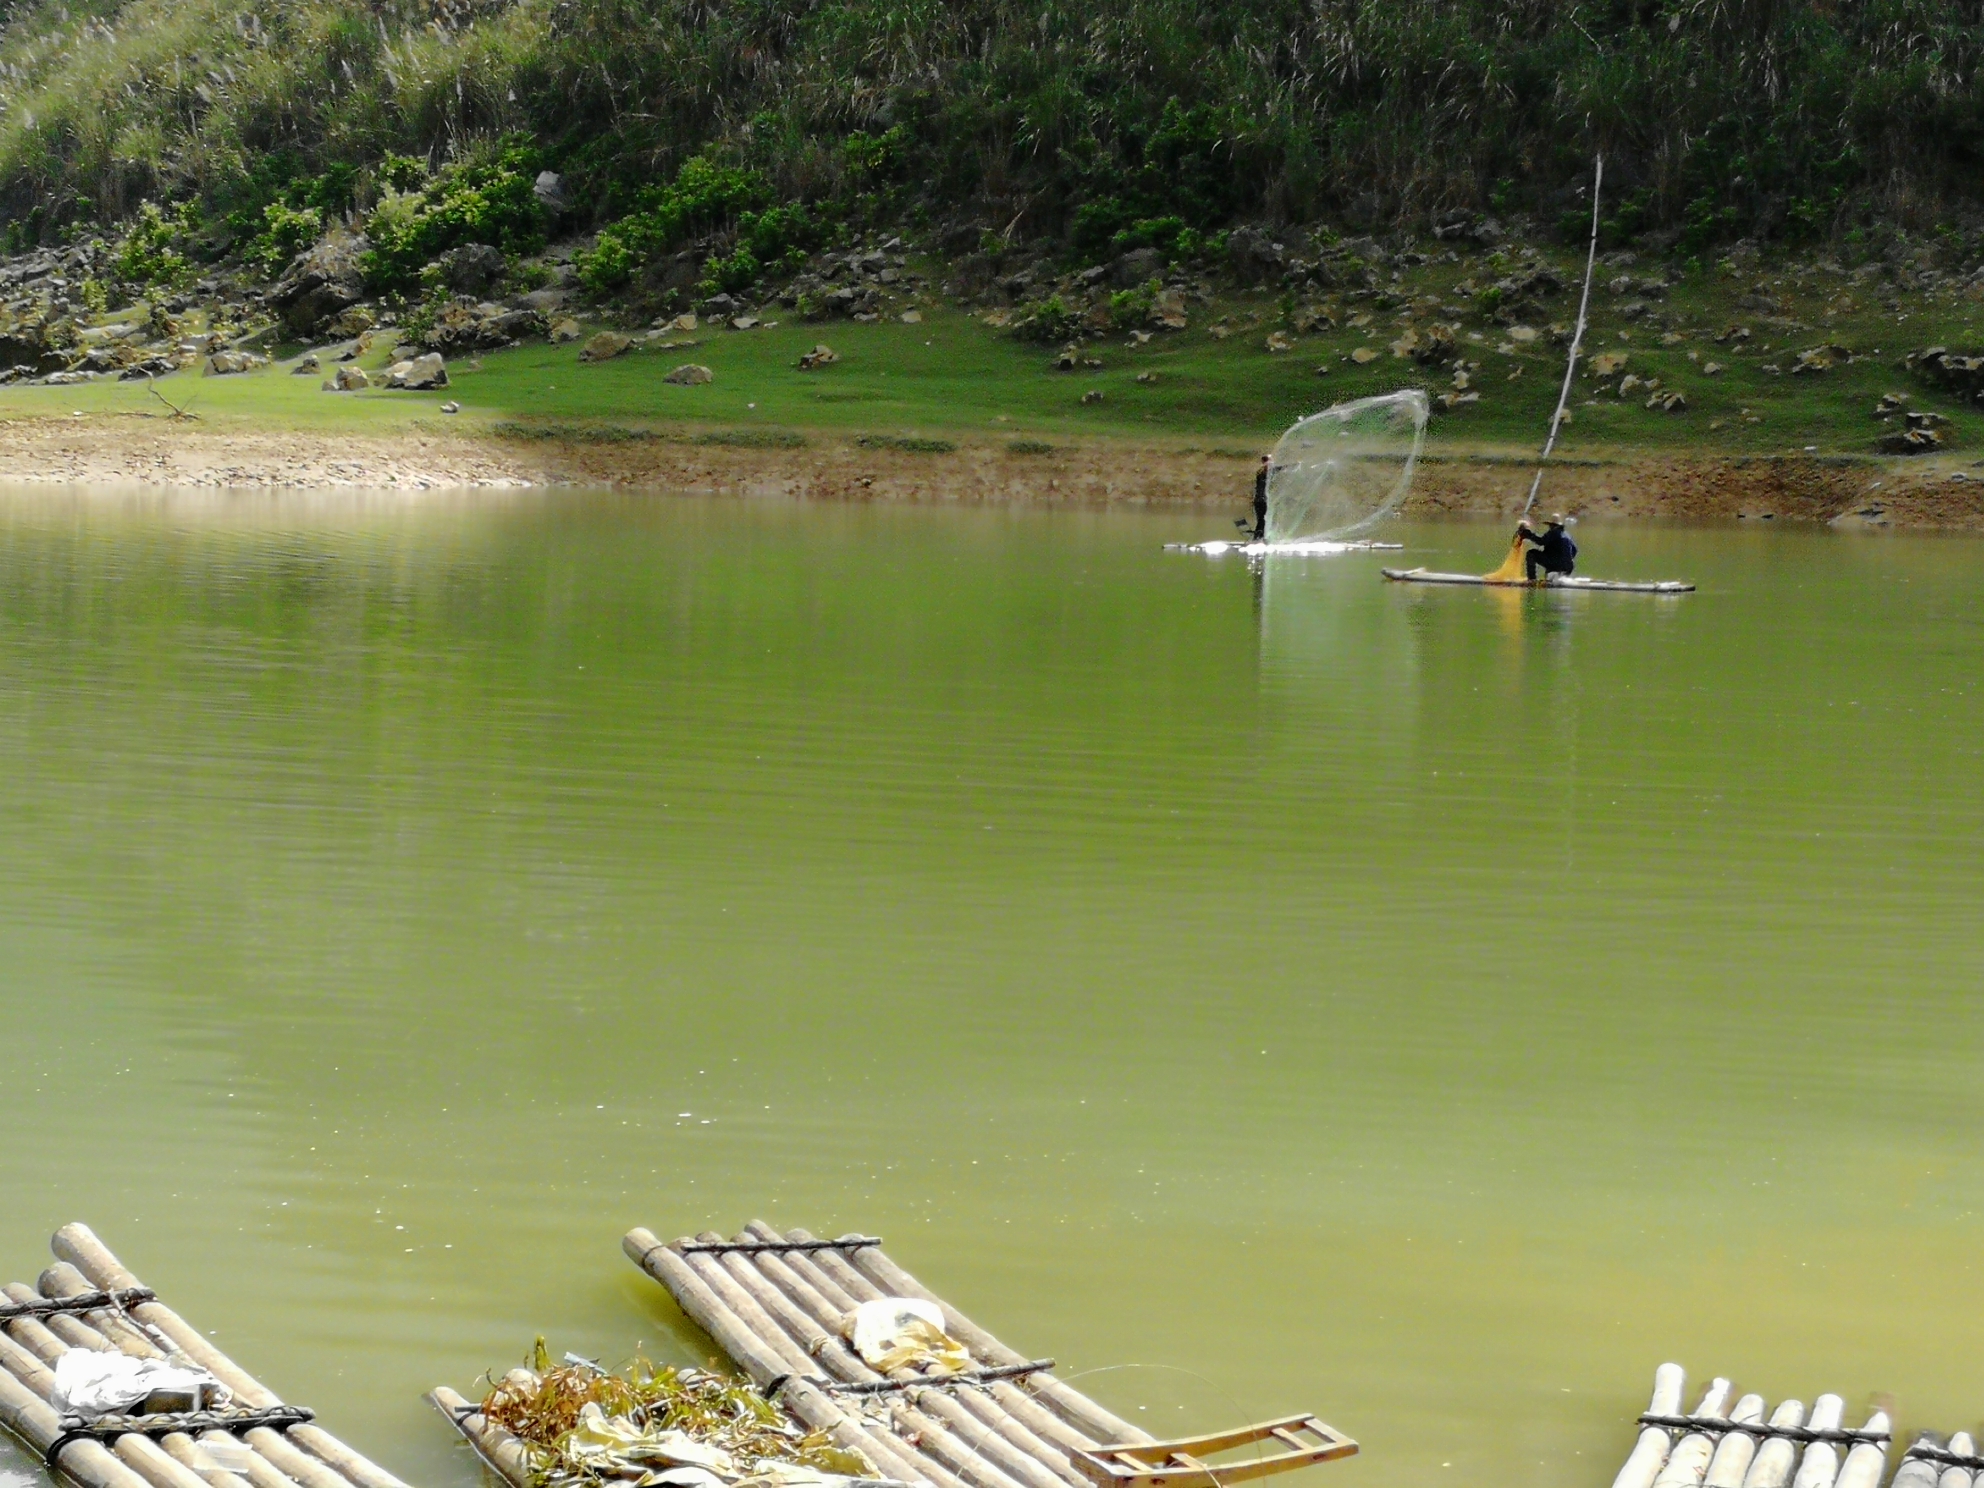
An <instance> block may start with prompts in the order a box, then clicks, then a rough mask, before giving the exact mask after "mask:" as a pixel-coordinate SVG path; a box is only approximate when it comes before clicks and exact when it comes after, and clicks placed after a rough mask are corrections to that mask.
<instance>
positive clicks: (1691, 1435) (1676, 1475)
mask: <svg viewBox="0 0 1984 1488" xmlns="http://www.w3.org/2000/svg"><path fill="white" fill-rule="evenodd" d="M1728 1401H1729V1381H1728V1380H1726V1379H1720V1378H1718V1379H1714V1380H1711V1381H1710V1382H1709V1387H1708V1389H1707V1390H1705V1391H1704V1392H1703V1393H1702V1398H1701V1403H1700V1404H1699V1405H1697V1406H1696V1407H1695V1409H1694V1412H1693V1414H1695V1415H1697V1416H1707V1417H1710V1418H1711V1419H1713V1418H1717V1417H1720V1416H1721V1415H1722V1407H1723V1406H1724V1405H1726V1404H1727V1403H1728ZM1714 1456H1715V1438H1714V1437H1713V1436H1711V1435H1709V1434H1708V1433H1707V1432H1706V1431H1690V1432H1688V1433H1687V1434H1686V1435H1685V1436H1683V1437H1682V1438H1681V1439H1680V1440H1679V1441H1677V1442H1676V1443H1674V1445H1673V1447H1672V1449H1671V1450H1669V1452H1668V1453H1667V1461H1666V1462H1665V1463H1664V1464H1663V1465H1662V1466H1661V1469H1660V1473H1659V1475H1658V1476H1657V1477H1655V1478H1654V1480H1653V1488H1695V1485H1696V1484H1698V1483H1700V1482H1701V1481H1702V1479H1703V1478H1704V1477H1705V1476H1707V1473H1708V1464H1709V1459H1710V1458H1712V1457H1714Z"/></svg>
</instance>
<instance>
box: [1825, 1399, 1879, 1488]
mask: <svg viewBox="0 0 1984 1488" xmlns="http://www.w3.org/2000/svg"><path fill="white" fill-rule="evenodd" d="M1860 1429H1861V1430H1862V1431H1886V1430H1887V1429H1888V1413H1887V1412H1886V1411H1883V1410H1877V1411H1875V1412H1874V1413H1873V1414H1872V1415H1870V1416H1868V1417H1867V1422H1866V1424H1865V1425H1864V1426H1862V1427H1861V1428H1860ZM1887 1465H1888V1449H1887V1446H1886V1444H1885V1443H1883V1442H1874V1441H1863V1442H1855V1443H1854V1444H1853V1445H1852V1446H1851V1447H1850V1448H1848V1449H1847V1453H1846V1461H1844V1462H1842V1463H1841V1464H1840V1465H1839V1476H1838V1477H1837V1478H1835V1479H1834V1480H1833V1488H1880V1484H1881V1471H1882V1469H1883V1468H1885V1467H1886V1466H1887Z"/></svg>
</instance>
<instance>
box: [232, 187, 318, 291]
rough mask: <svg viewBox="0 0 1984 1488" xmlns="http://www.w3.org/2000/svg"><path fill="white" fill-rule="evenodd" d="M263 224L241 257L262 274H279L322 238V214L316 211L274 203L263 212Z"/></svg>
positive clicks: (312, 208)
mask: <svg viewBox="0 0 1984 1488" xmlns="http://www.w3.org/2000/svg"><path fill="white" fill-rule="evenodd" d="M262 223H263V226H262V231H261V232H260V233H258V234H256V236H255V238H254V240H253V241H252V242H251V243H249V245H248V247H247V249H246V251H245V252H244V253H243V254H242V257H243V258H244V259H245V260H246V261H247V262H248V263H250V264H252V265H253V266H255V267H256V268H258V269H260V270H261V271H262V272H263V273H265V274H278V273H281V272H282V269H283V266H284V265H286V264H287V263H288V262H289V261H290V260H291V259H293V258H295V257H296V255H297V254H299V253H301V252H302V251H303V250H304V249H305V248H308V247H309V246H310V245H311V244H312V243H314V242H316V241H317V239H318V238H319V237H320V236H322V234H323V231H324V214H323V213H322V212H320V211H319V210H318V209H317V208H315V207H292V206H290V205H288V204H287V203H286V202H279V201H275V202H270V203H269V204H268V205H267V206H266V207H264V208H262Z"/></svg>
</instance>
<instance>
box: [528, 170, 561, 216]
mask: <svg viewBox="0 0 1984 1488" xmlns="http://www.w3.org/2000/svg"><path fill="white" fill-rule="evenodd" d="M530 194H531V195H532V196H534V197H536V198H537V204H538V205H539V206H540V207H543V208H544V210H545V211H547V212H549V213H550V214H551V215H552V216H553V217H558V216H562V215H563V214H564V213H565V212H566V211H567V210H568V209H569V208H570V206H571V201H570V199H569V198H568V197H567V196H566V194H565V178H564V177H563V176H561V175H559V174H558V172H556V171H548V170H546V171H539V172H538V173H537V179H536V180H535V181H534V182H532V183H531V188H530Z"/></svg>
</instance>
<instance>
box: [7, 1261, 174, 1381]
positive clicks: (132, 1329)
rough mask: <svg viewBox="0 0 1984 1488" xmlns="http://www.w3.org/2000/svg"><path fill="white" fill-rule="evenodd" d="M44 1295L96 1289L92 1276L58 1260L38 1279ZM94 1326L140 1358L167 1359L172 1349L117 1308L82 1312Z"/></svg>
mask: <svg viewBox="0 0 1984 1488" xmlns="http://www.w3.org/2000/svg"><path fill="white" fill-rule="evenodd" d="M35 1286H36V1288H37V1289H39V1290H40V1292H41V1294H42V1296H44V1297H74V1296H76V1295H78V1294H79V1293H82V1292H87V1291H90V1290H92V1288H91V1286H90V1279H89V1278H88V1277H87V1276H85V1275H83V1273H82V1272H80V1271H78V1270H77V1269H76V1268H75V1267H74V1266H72V1265H70V1264H69V1263H68V1262H67V1261H57V1262H56V1263H55V1264H54V1265H52V1266H50V1267H49V1268H48V1269H47V1270H46V1271H43V1272H42V1273H41V1275H40V1276H39V1277H37V1278H36V1280H35ZM80 1316H81V1318H82V1320H83V1321H84V1322H85V1323H87V1324H88V1325H89V1326H90V1327H92V1328H94V1329H96V1331H97V1332H98V1333H100V1334H102V1335H103V1336H104V1337H105V1338H107V1339H110V1340H111V1341H113V1342H114V1343H115V1344H116V1345H117V1347H118V1348H119V1349H121V1350H122V1351H123V1352H124V1353H127V1354H130V1355H132V1356H133V1357H135V1358H140V1359H163V1358H166V1357H168V1356H169V1355H170V1353H171V1350H170V1349H169V1348H167V1347H165V1346H164V1345H162V1344H161V1343H160V1341H159V1340H158V1339H156V1338H153V1337H152V1336H151V1334H150V1333H148V1332H146V1331H145V1329H144V1327H143V1325H142V1324H140V1323H139V1322H137V1320H136V1319H134V1318H132V1317H131V1316H130V1315H129V1314H128V1313H125V1312H120V1311H119V1310H118V1309H117V1308H114V1307H97V1308H92V1309H91V1310H90V1311H88V1312H85V1313H82V1314H80Z"/></svg>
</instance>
